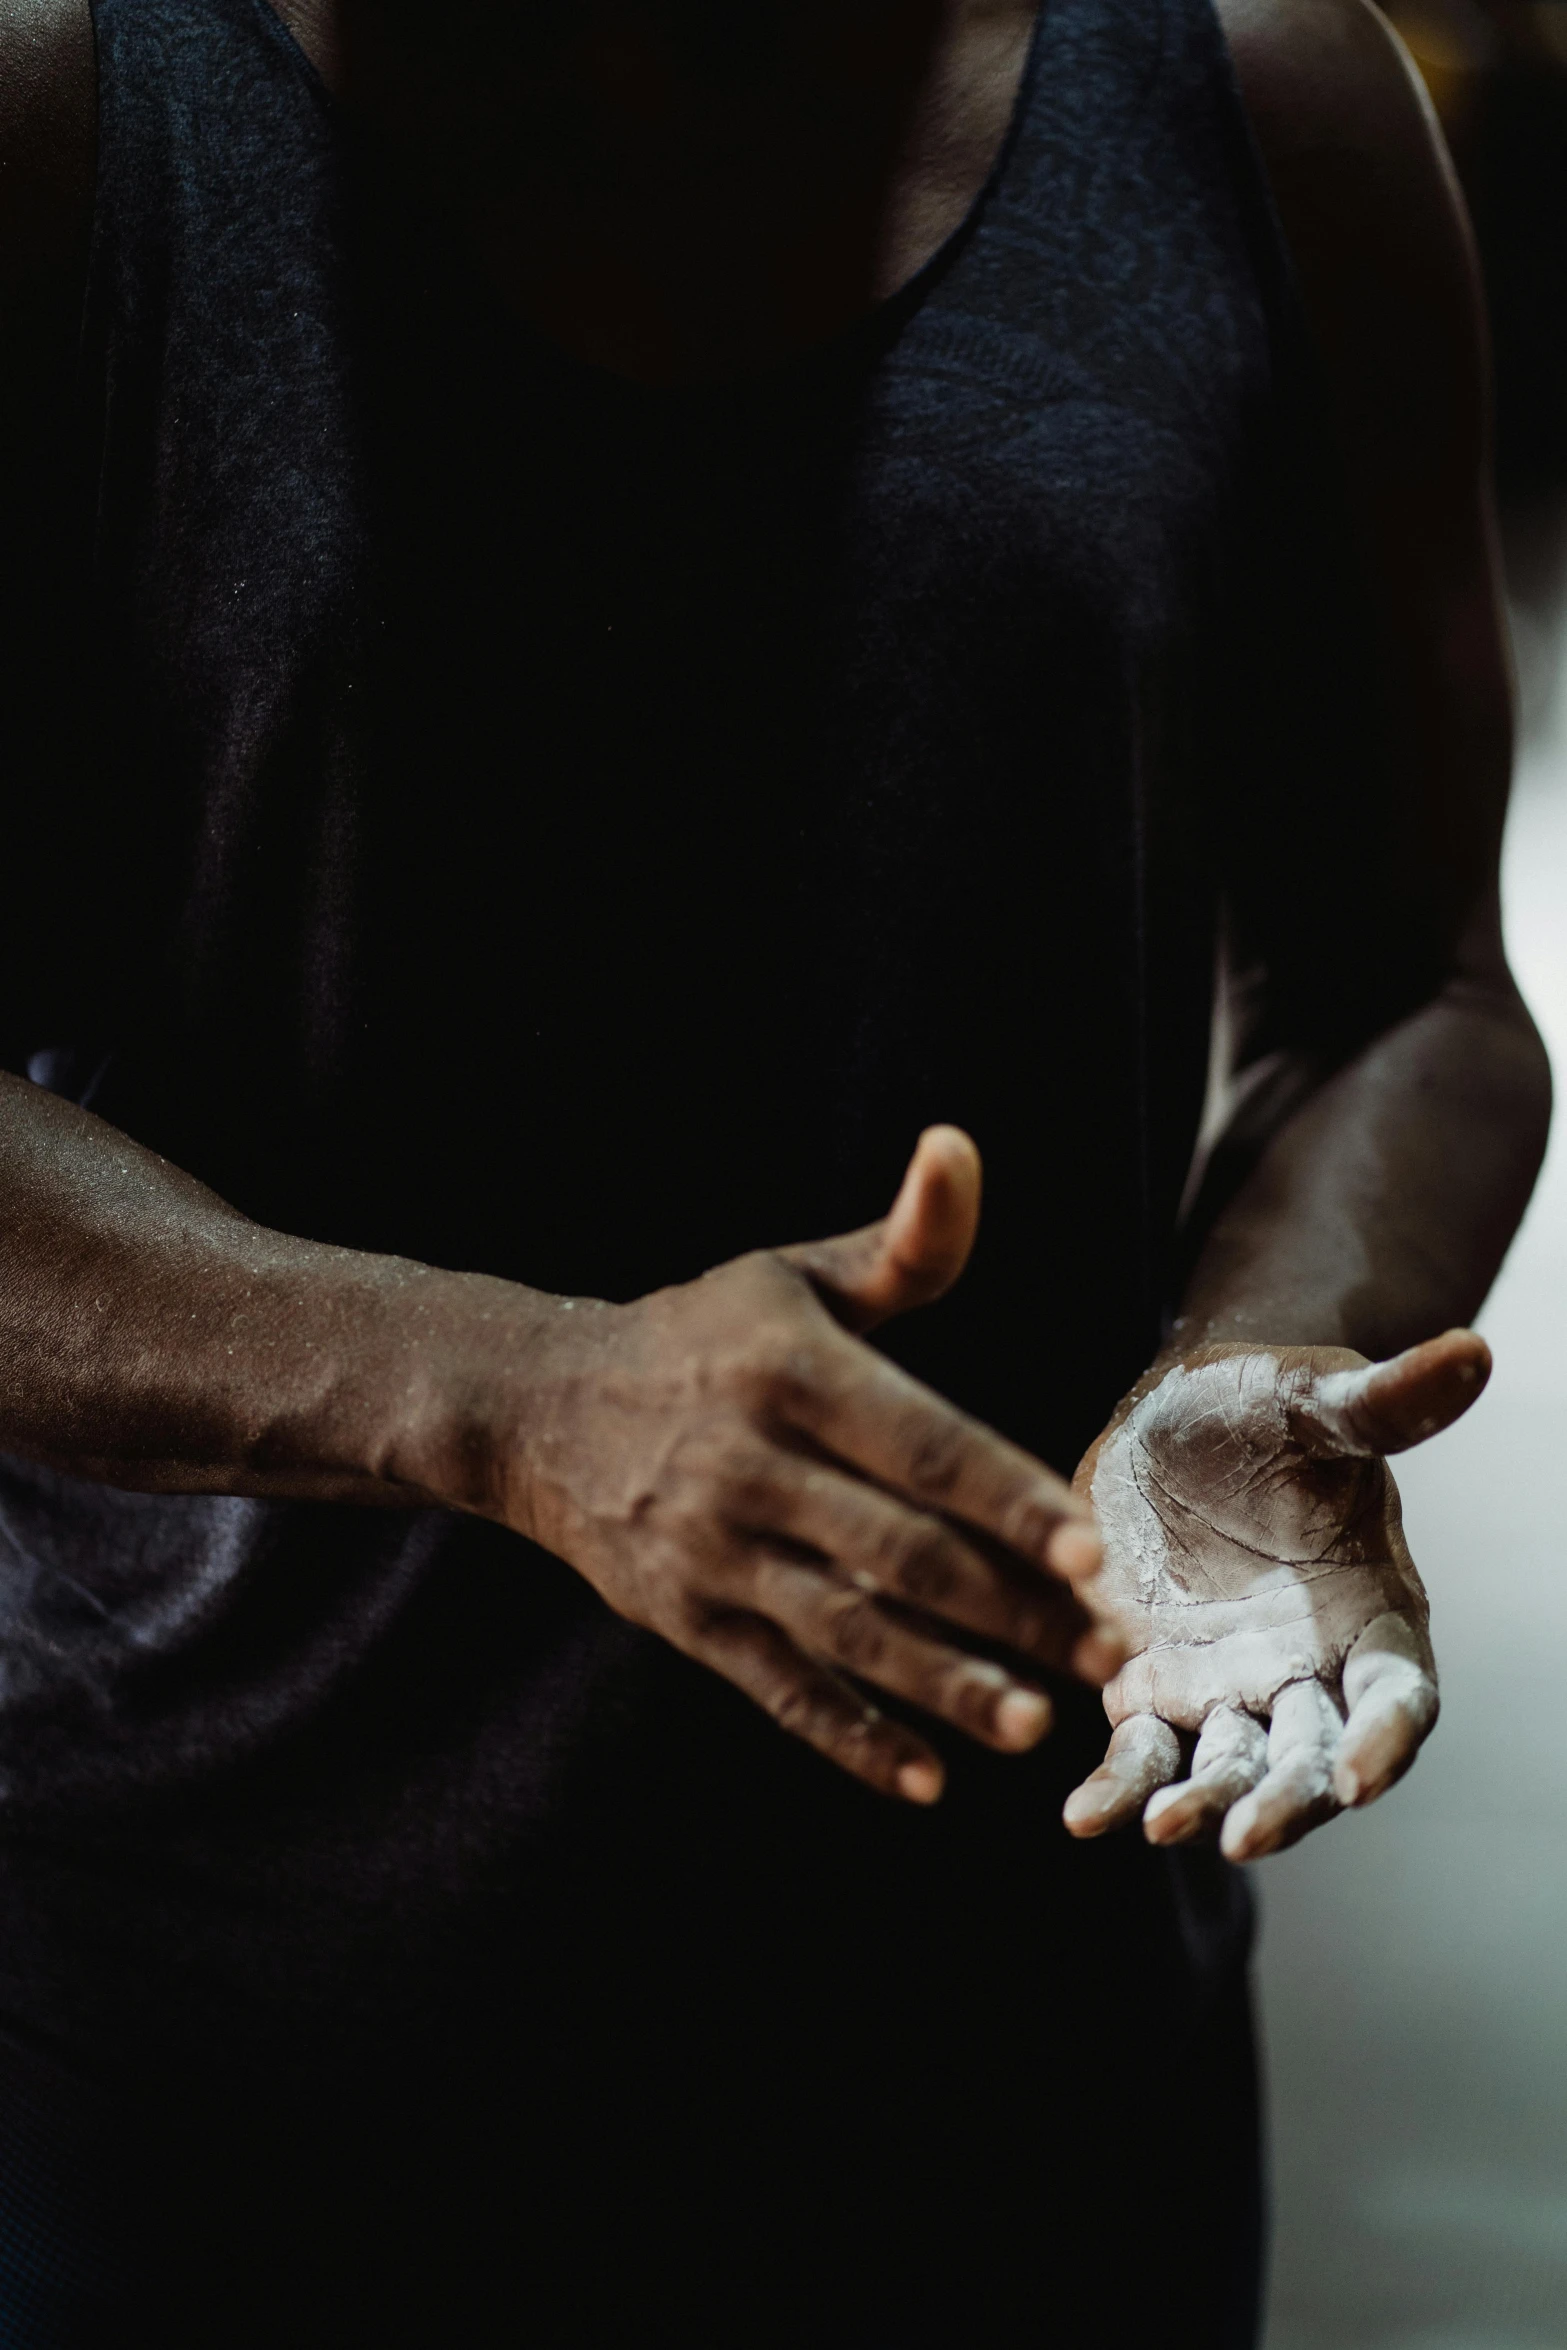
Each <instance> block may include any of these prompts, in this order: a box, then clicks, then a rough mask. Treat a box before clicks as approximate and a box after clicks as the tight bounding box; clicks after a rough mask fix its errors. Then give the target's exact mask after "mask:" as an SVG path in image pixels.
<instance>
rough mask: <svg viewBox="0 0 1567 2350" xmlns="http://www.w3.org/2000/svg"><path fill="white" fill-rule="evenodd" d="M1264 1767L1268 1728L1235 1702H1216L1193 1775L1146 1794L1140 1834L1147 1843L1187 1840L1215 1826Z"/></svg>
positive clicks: (1204, 1728)
mask: <svg viewBox="0 0 1567 2350" xmlns="http://www.w3.org/2000/svg"><path fill="white" fill-rule="evenodd" d="M1267 1767H1268V1734H1267V1732H1266V1730H1264V1728H1263V1726H1262V1724H1261V1723H1260V1722H1259V1721H1256V1720H1255V1719H1254V1718H1253V1717H1252V1715H1250V1714H1246V1713H1242V1712H1241V1711H1240V1710H1239V1708H1238V1707H1236V1706H1232V1705H1217V1706H1215V1707H1214V1709H1213V1711H1212V1713H1211V1714H1210V1715H1209V1716H1208V1719H1207V1720H1206V1721H1205V1722H1204V1724H1203V1726H1202V1736H1201V1737H1200V1738H1199V1739H1198V1741H1197V1751H1196V1753H1195V1754H1194V1755H1193V1756H1192V1774H1191V1777H1190V1778H1189V1779H1184V1780H1182V1781H1181V1782H1180V1784H1179V1785H1177V1786H1174V1787H1161V1788H1160V1789H1159V1790H1158V1792H1157V1793H1156V1794H1155V1795H1153V1796H1151V1797H1150V1799H1149V1803H1148V1809H1147V1810H1146V1811H1145V1812H1144V1814H1143V1834H1144V1835H1145V1836H1146V1837H1147V1839H1148V1841H1149V1843H1150V1844H1189V1843H1191V1842H1192V1840H1193V1839H1194V1838H1195V1837H1198V1836H1201V1835H1204V1834H1207V1833H1209V1832H1211V1831H1212V1830H1213V1829H1215V1828H1216V1827H1217V1826H1218V1824H1219V1822H1220V1821H1221V1820H1222V1819H1223V1817H1224V1815H1225V1813H1226V1812H1227V1811H1228V1810H1229V1808H1230V1806H1231V1805H1232V1804H1234V1803H1239V1801H1240V1799H1241V1797H1242V1796H1243V1795H1249V1794H1250V1793H1251V1791H1252V1789H1253V1788H1254V1787H1255V1786H1256V1785H1257V1784H1258V1783H1259V1781H1260V1780H1261V1779H1262V1777H1263V1774H1264V1773H1265V1771H1266V1770H1267Z"/></svg>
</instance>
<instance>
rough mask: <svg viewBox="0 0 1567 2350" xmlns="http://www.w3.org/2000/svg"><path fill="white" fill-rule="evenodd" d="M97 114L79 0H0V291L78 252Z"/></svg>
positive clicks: (10, 290) (31, 280) (27, 285)
mask: <svg viewBox="0 0 1567 2350" xmlns="http://www.w3.org/2000/svg"><path fill="white" fill-rule="evenodd" d="M96 114H97V104H96V73H95V64H94V54H93V32H92V20H91V17H90V16H89V13H88V7H87V0H0V293H3V294H9V295H24V296H25V294H26V293H27V292H28V291H29V290H31V289H32V288H33V287H34V286H36V285H38V284H39V282H40V281H41V280H48V279H50V278H53V277H54V276H56V274H57V273H58V272H60V271H61V270H64V269H70V268H72V267H73V266H75V265H76V264H77V262H78V261H79V258H80V256H81V254H82V253H83V251H84V248H85V240H86V233H87V227H88V224H89V222H90V219H91V211H92V190H93V166H94V151H95V144H96V128H97V124H96Z"/></svg>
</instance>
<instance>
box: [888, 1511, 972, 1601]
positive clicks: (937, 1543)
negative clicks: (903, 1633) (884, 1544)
mask: <svg viewBox="0 0 1567 2350" xmlns="http://www.w3.org/2000/svg"><path fill="white" fill-rule="evenodd" d="M889 1549H890V1550H891V1551H892V1555H890V1556H889V1557H888V1559H887V1562H886V1563H887V1566H888V1568H889V1579H890V1581H891V1582H892V1583H893V1584H894V1585H895V1587H896V1588H897V1590H898V1591H899V1592H900V1593H901V1594H902V1596H903V1597H904V1598H905V1599H910V1600H913V1601H915V1602H916V1603H917V1604H918V1605H919V1606H921V1607H932V1608H939V1607H941V1606H942V1605H944V1604H945V1603H946V1602H947V1601H949V1600H951V1599H953V1598H954V1597H955V1596H956V1594H957V1592H958V1590H959V1589H960V1587H961V1585H962V1582H963V1576H962V1573H961V1571H960V1569H959V1566H958V1559H957V1550H956V1546H955V1545H954V1544H953V1542H952V1541H951V1540H950V1539H949V1538H948V1536H947V1535H945V1534H943V1533H942V1531H941V1529H940V1527H939V1526H933V1525H931V1524H930V1523H929V1521H928V1520H926V1521H923V1522H921V1521H916V1523H915V1525H914V1526H913V1527H912V1528H911V1529H905V1528H901V1527H900V1528H899V1529H898V1538H897V1542H896V1545H895V1546H893V1545H889Z"/></svg>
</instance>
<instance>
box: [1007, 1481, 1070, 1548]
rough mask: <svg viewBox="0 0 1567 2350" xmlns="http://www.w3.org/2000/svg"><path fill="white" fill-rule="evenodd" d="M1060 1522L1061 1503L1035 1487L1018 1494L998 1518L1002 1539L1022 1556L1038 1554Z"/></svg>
mask: <svg viewBox="0 0 1567 2350" xmlns="http://www.w3.org/2000/svg"><path fill="white" fill-rule="evenodd" d="M1060 1522H1061V1505H1060V1503H1059V1502H1057V1501H1054V1500H1052V1499H1051V1498H1049V1497H1048V1496H1047V1495H1045V1494H1043V1493H1040V1492H1038V1491H1037V1490H1036V1491H1024V1492H1022V1493H1020V1494H1018V1495H1017V1496H1016V1497H1015V1498H1014V1499H1013V1500H1012V1501H1011V1502H1010V1503H1009V1504H1008V1505H1007V1507H1006V1510H1005V1512H1004V1513H1003V1516H1002V1520H1001V1536H1002V1540H1003V1541H1004V1542H1005V1543H1006V1544H1007V1545H1008V1547H1009V1548H1010V1549H1012V1550H1015V1551H1016V1552H1017V1553H1018V1554H1019V1556H1020V1557H1023V1558H1041V1557H1043V1555H1044V1552H1045V1550H1046V1547H1047V1546H1048V1544H1049V1541H1050V1537H1051V1535H1052V1534H1053V1533H1054V1532H1055V1529H1056V1527H1057V1526H1058V1525H1059V1524H1060Z"/></svg>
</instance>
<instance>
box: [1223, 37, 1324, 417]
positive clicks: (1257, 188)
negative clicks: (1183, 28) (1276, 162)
mask: <svg viewBox="0 0 1567 2350" xmlns="http://www.w3.org/2000/svg"><path fill="white" fill-rule="evenodd" d="M1197 5H1198V6H1199V7H1200V8H1202V9H1203V10H1204V11H1205V12H1206V14H1207V15H1208V16H1209V18H1210V19H1211V22H1212V27H1213V42H1214V49H1215V55H1216V60H1217V74H1216V81H1217V85H1218V100H1219V105H1220V108H1221V110H1222V112H1223V115H1224V118H1225V124H1224V127H1225V131H1226V134H1227V136H1226V144H1227V146H1228V148H1229V152H1230V158H1231V167H1232V171H1233V175H1234V185H1235V190H1236V195H1237V198H1238V200H1239V203H1240V208H1241V214H1242V226H1243V229H1244V234H1245V241H1246V250H1247V254H1248V256H1249V257H1250V260H1251V265H1252V272H1253V275H1254V277H1255V279H1256V282H1257V287H1258V291H1259V293H1260V294H1261V296H1262V302H1263V308H1264V311H1265V314H1266V317H1267V321H1268V334H1269V340H1270V342H1271V344H1272V346H1273V349H1274V353H1275V357H1276V359H1277V362H1278V364H1279V366H1280V368H1281V369H1283V370H1289V371H1292V372H1293V374H1294V377H1295V381H1296V384H1297V387H1298V388H1300V389H1302V390H1304V391H1306V392H1307V393H1308V394H1309V395H1310V396H1312V397H1313V398H1314V400H1316V401H1319V402H1320V401H1321V400H1323V399H1325V397H1326V393H1325V390H1324V387H1323V384H1322V380H1321V361H1320V359H1319V357H1318V353H1317V341H1316V336H1315V334H1314V333H1313V331H1312V326H1311V317H1310V313H1309V311H1308V309H1307V306H1306V292H1305V288H1304V286H1303V285H1302V283H1301V279H1300V271H1299V269H1298V268H1297V266H1296V262H1295V255H1294V251H1293V249H1292V247H1291V245H1290V241H1289V236H1288V233H1287V232H1286V230H1285V226H1284V221H1283V216H1282V215H1281V213H1280V211H1279V207H1278V201H1277V199H1276V197H1275V196H1274V193H1273V181H1272V178H1271V176H1270V174H1269V170H1268V159H1267V157H1266V155H1265V154H1264V153H1263V149H1262V141H1261V140H1260V138H1259V137H1258V135H1257V126H1256V124H1255V123H1254V122H1253V120H1252V116H1251V109H1250V107H1249V106H1248V105H1247V103H1246V93H1245V91H1244V89H1243V88H1242V86H1241V77H1240V69H1239V67H1238V66H1237V65H1236V62H1235V54H1234V51H1233V50H1232V49H1231V47H1230V42H1229V36H1228V34H1227V33H1226V32H1225V29H1224V23H1223V19H1222V18H1221V16H1220V14H1219V10H1218V5H1217V0H1197Z"/></svg>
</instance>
